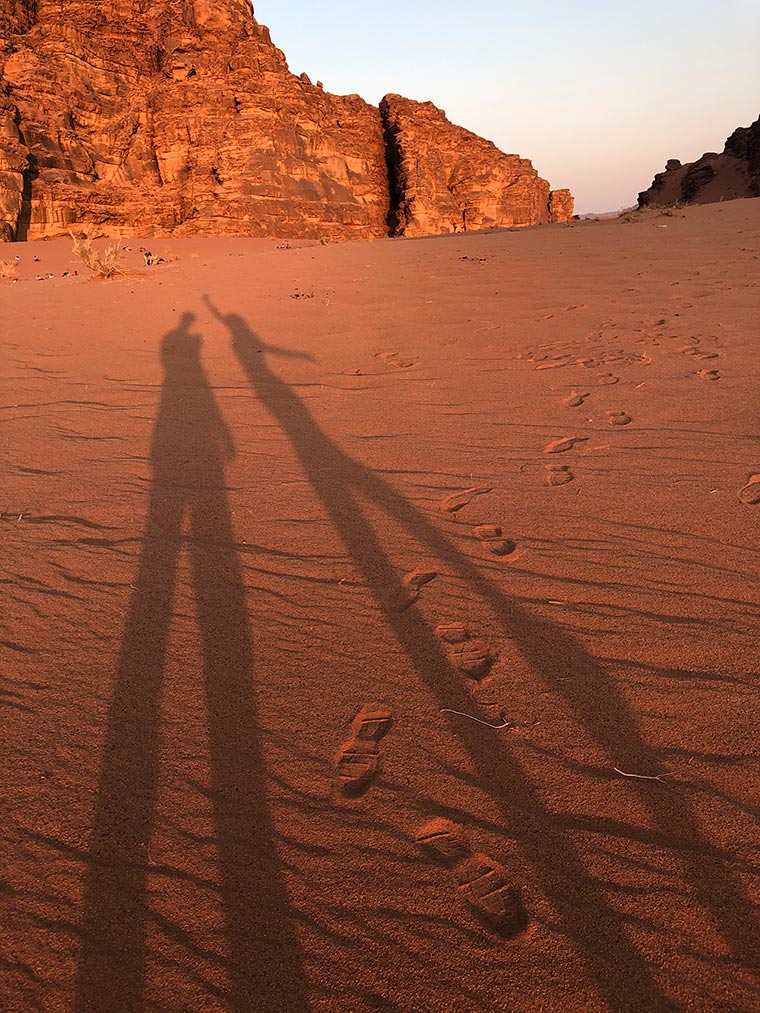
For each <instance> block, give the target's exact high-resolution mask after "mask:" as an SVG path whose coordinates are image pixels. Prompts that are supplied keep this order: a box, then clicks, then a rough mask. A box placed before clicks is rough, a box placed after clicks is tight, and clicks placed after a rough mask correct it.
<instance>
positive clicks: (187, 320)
mask: <svg viewBox="0 0 760 1013" xmlns="http://www.w3.org/2000/svg"><path fill="white" fill-rule="evenodd" d="M196 319H197V318H196V316H195V314H194V313H189V312H185V313H183V314H182V316H181V317H180V319H179V323H178V324H177V326H176V327H175V328H173V329H172V330H171V331H168V332H167V333H166V334H165V335H164V337H163V340H162V341H161V358H162V359H163V361H164V363H165V364H166V363H168V362H175V361H179V360H182V359H190V360H197V359H198V358H199V355H200V350H201V345H202V344H203V339H202V338H201V336H200V334H197V333H194V332H193V331H192V330H191V327H192V325H193V324H194V323H195V321H196Z"/></svg>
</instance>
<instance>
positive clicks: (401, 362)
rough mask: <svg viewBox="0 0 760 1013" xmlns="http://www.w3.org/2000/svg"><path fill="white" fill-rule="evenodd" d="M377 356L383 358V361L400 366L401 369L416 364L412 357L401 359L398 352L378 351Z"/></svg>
mask: <svg viewBox="0 0 760 1013" xmlns="http://www.w3.org/2000/svg"><path fill="white" fill-rule="evenodd" d="M375 358H376V359H382V360H383V362H387V363H388V364H389V365H391V366H398V368H399V369H409V367H410V366H414V365H415V362H414V361H412V360H411V359H399V353H398V352H377V354H376V355H375Z"/></svg>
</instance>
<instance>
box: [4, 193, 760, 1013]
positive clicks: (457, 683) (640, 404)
mask: <svg viewBox="0 0 760 1013" xmlns="http://www.w3.org/2000/svg"><path fill="white" fill-rule="evenodd" d="M130 245H131V246H132V248H133V250H134V251H136V250H137V248H138V247H139V245H140V244H139V242H133V243H131V244H130ZM280 245H281V244H277V243H273V242H267V241H250V240H241V241H233V240H225V241H221V240H220V241H215V240H184V241H161V242H153V241H151V247H152V249H153V252H154V253H160V254H164V255H165V254H166V252H167V251H168V250H170V249H172V250H174V251H175V253H176V255H177V256H178V258H179V259H178V260H176V261H172V262H170V263H167V264H165V265H161V266H159V267H155V268H151V269H144V268H143V267H142V264H141V259H140V258H139V256H138V254H137V253H136V252H134V253H131V254H129V255H128V256H127V257H126V258H125V259H126V263H127V264H128V266H130V267H131V268H132V269H133V273H132V275H130V276H127V277H122V278H119V279H117V280H115V281H111V282H100V281H93V280H88V279H87V278H86V277H85V276H86V275H87V272H86V270H85V269H83V268H82V267H81V265H77V264H76V263H75V262H74V261H72V258H71V253H70V244H69V243H68V242H62V241H56V242H48V243H38V244H34V245H32V246H23V245H20V246H9V247H5V249H4V251H3V253H4V254H5V255H6V256H8V255H14V254H16V253H18V254H19V255H20V257H21V267H20V269H21V277H22V280H21V281H19V282H18V283H17V284H12V283H10V282H0V298H1V299H2V336H3V345H2V360H1V361H0V377H1V378H2V387H1V395H0V406H1V407H0V435H1V438H2V442H1V443H0V455H1V456H0V460H1V461H2V470H3V482H2V500H1V501H0V511H1V512H2V519H1V521H0V580H1V581H2V586H3V599H4V607H3V612H2V616H1V617H0V661H1V662H2V664H1V666H0V678H1V681H0V703H1V704H2V706H3V716H4V728H3V735H2V740H1V742H2V745H1V746H0V749H1V750H2V769H3V771H4V777H3V806H4V809H3V814H2V816H1V817H0V821H1V822H0V829H1V839H0V844H1V846H2V854H1V858H2V877H3V890H2V893H1V894H0V902H1V903H2V911H1V912H0V924H1V925H2V926H3V928H2V951H1V953H2V956H1V958H0V959H1V963H0V975H1V976H2V998H1V1000H0V1002H1V1003H2V1006H3V1008H4V1009H7V1010H10V1011H17V1010H18V1011H29V1010H45V1011H59V1010H72V1009H76V1010H86V1011H98V1013H100V1011H111V1010H113V1011H126V1010H139V1009H144V1010H172V1011H174V1010H177V1011H180V1010H181V1011H189V1010H192V1011H196V1010H203V1011H207V1010H208V1011H216V1010H236V1011H247V1010H251V1011H275V1010H276V1011H290V1010H293V1011H297V1010H306V1009H309V1010H314V1011H328V1010H329V1011H333V1010H336V1011H346V1013H358V1011H363V1010H378V1009H393V1010H399V1011H404V1013H406V1011H415V1013H416V1011H426V1013H427V1011H438V1010H443V1011H454V1010H456V1011H471V1013H476V1011H478V1013H480V1011H484V1010H505V1011H507V1010H508V1011H525V1013H528V1011H531V1013H533V1011H536V1010H547V1011H548V1010H551V1011H554V1010H557V1011H560V1010H561V1011H567V1010H584V1011H585V1010H591V1011H596V1010H642V1011H647V1013H652V1011H659V1010H677V1009H687V1010H704V1011H708V1010H710V1011H713V1010H726V1011H728V1010H731V1011H737V1010H750V1009H757V1008H758V1007H759V1006H760V984H759V982H758V976H757V968H758V951H759V949H760V942H759V940H760V931H759V930H760V925H759V924H758V921H759V919H758V903H759V902H760V870H759V862H760V833H759V824H760V804H759V803H758V791H757V785H758V778H759V776H760V763H759V762H758V735H757V727H758V716H759V710H760V709H759V708H758V687H757V682H758V671H759V666H758V650H757V647H758V635H759V632H760V622H759V619H760V590H759V588H760V583H759V582H758V576H760V544H759V542H760V539H759V538H758V531H759V530H760V527H759V526H758V521H759V520H760V512H759V511H760V506H759V505H757V504H753V503H751V502H742V501H741V500H740V499H739V497H738V493H739V490H740V489H742V488H743V487H744V486H745V484H746V483H747V481H748V479H749V478H750V476H752V475H754V474H757V473H760V443H759V441H758V436H757V432H758V393H757V390H758V388H757V377H758V375H759V372H758V371H759V369H760V343H759V342H758V329H757V319H758V293H759V291H760V288H759V284H758V283H759V281H760V272H759V271H758V267H759V266H760V265H759V264H758V257H759V256H760V201H757V200H756V201H737V202H734V203H730V204H722V205H712V206H709V207H699V208H691V209H688V210H687V211H685V212H683V213H681V212H676V213H675V214H673V215H659V214H657V213H647V214H643V215H639V216H635V220H634V221H627V220H626V219H625V218H623V219H619V220H615V221H609V222H603V223H598V222H588V223H577V224H573V225H572V226H570V227H562V226H559V227H552V228H544V229H537V230H530V231H525V232H519V233H516V232H506V233H500V234H491V235H473V236H467V237H462V236H455V237H451V238H445V239H434V240H418V241H404V242H400V241H396V242H392V241H387V242H386V241H383V242H377V243H357V244H351V245H345V246H326V247H323V246H320V245H314V244H290V246H291V248H290V249H277V247H278V246H280ZM33 254H35V255H37V256H38V257H39V258H40V261H39V263H38V264H35V263H32V262H31V258H32V255H33ZM77 266H79V274H78V276H77V277H73V276H69V277H67V278H61V277H60V275H61V272H62V271H63V270H66V269H69V270H73V269H74V268H75V267H77ZM48 271H49V272H52V273H53V274H54V275H55V278H54V279H52V280H45V281H42V282H36V281H34V280H33V279H34V276H35V275H36V274H46V273H47V272H48ZM206 294H207V295H208V296H209V298H210V303H208V304H207V303H206V302H204V299H203V296H204V295H206ZM297 295H298V296H300V297H299V298H295V297H296V296H297ZM185 314H191V315H192V316H186V315H185ZM695 351H696V352H697V354H691V353H694V352H695ZM385 353H396V354H394V355H387V354H385ZM700 355H702V356H709V357H706V358H700V357H699V356H700ZM581 360H583V361H581ZM713 370H717V371H718V374H717V378H713V379H711V378H710V377H711V375H713V376H714V375H715V374H711V371H713ZM615 378H616V379H617V382H610V381H612V380H614V379H615ZM586 395H588V396H586ZM571 403H572V404H573V405H574V406H571ZM626 418H630V420H631V421H629V422H626V421H625V420H626ZM558 441H568V443H569V448H567V449H566V448H565V444H564V443H559V444H558ZM552 445H553V446H552ZM550 449H551V450H552V451H553V452H546V451H549V450H550ZM466 489H471V490H474V491H473V493H472V495H471V496H467V497H456V498H455V499H454V500H451V499H448V498H449V497H450V496H451V495H452V494H455V493H458V492H461V491H462V490H466ZM486 489H490V490H491V491H490V492H486V491H484V490H486ZM745 498H747V499H749V500H751V499H753V498H754V497H753V496H745ZM462 499H469V502H467V503H464V504H462V503H461V501H462ZM445 500H448V502H447V504H446V507H445V508H443V507H442V504H443V503H444V501H445ZM460 504H461V505H460ZM476 527H478V528H479V531H478V533H477V534H476V533H475V528H476ZM494 527H496V528H499V527H500V528H501V529H502V530H501V532H500V533H499V532H498V531H495V530H493V529H494ZM513 543H515V544H513ZM499 546H501V548H499ZM515 546H516V547H515ZM499 553H501V554H499ZM409 575H411V576H409ZM433 575H435V576H433ZM405 578H406V580H405ZM441 624H444V625H446V626H447V629H445V630H443V631H442V634H443V636H439V635H438V634H437V633H436V628H437V627H438V626H439V625H441ZM454 624H463V625H464V627H465V628H466V630H467V631H468V632H469V633H470V634H471V639H470V640H467V641H465V642H464V645H463V644H462V643H461V642H457V641H458V640H459V638H460V637H462V636H464V635H465V634H464V632H463V631H462V629H461V627H460V626H456V625H454ZM444 638H445V639H444ZM467 665H469V666H470V667H469V669H468V668H467ZM365 704H384V705H386V706H387V707H388V708H389V709H390V710H391V712H392V714H393V724H392V726H391V727H390V728H389V729H387V728H386V727H385V726H383V727H382V728H379V727H377V726H375V727H374V728H371V727H369V726H366V727H365V726H363V725H362V721H361V720H360V721H359V722H358V723H356V722H355V723H354V726H353V728H352V727H351V723H352V721H354V718H356V716H357V714H358V713H359V711H360V710H361V708H362V707H363V706H364V705H365ZM444 709H447V710H444ZM452 711H454V712H455V711H459V712H463V713H466V714H470V715H473V716H475V717H479V718H480V719H481V720H482V721H487V722H490V723H492V724H494V725H500V724H504V722H505V721H506V722H508V726H507V727H500V728H493V729H491V728H488V727H487V726H486V725H485V724H481V723H476V722H474V721H472V720H469V719H468V718H466V717H463V716H461V715H460V714H457V713H452ZM367 713H375V712H374V711H370V712H367ZM377 713H382V711H379V712H377ZM362 720H363V719H362ZM341 743H344V744H346V743H348V746H344V748H349V749H352V750H354V752H358V753H359V754H363V755H359V757H358V760H356V757H355V758H354V759H355V760H356V762H357V763H359V764H363V763H366V764H369V766H371V767H372V769H373V770H374V773H372V771H370V772H369V775H368V779H367V780H366V782H365V783H364V784H363V785H360V786H359V789H360V790H357V791H356V792H349V793H348V794H342V793H341V791H340V785H339V780H338V776H337V770H336V753H337V751H338V750H339V748H340V746H341ZM367 756H369V757H370V759H367ZM372 757H375V758H374V759H373V758H372ZM615 768H617V769H618V771H622V772H624V773H626V774H639V775H646V776H647V777H650V778H651V777H656V776H659V775H663V776H662V778H661V779H660V780H643V779H639V778H634V777H625V776H622V774H621V773H618V772H616V771H615ZM442 819H443V820H448V821H450V823H453V824H454V825H455V827H456V828H459V829H460V830H461V834H462V837H463V839H465V840H466V842H468V843H467V845H466V846H465V845H460V844H459V843H455V844H452V845H451V847H452V848H453V849H454V850H456V849H457V848H460V847H461V849H462V851H461V854H460V853H459V852H457V854H456V855H452V857H451V858H450V860H449V859H448V858H447V857H446V856H443V857H442V858H441V860H440V861H437V860H436V856H435V853H433V857H431V856H430V854H428V853H426V852H425V851H424V850H423V849H421V848H420V847H418V846H417V845H416V844H415V837H416V836H417V835H418V833H419V832H420V831H421V828H423V827H425V826H426V825H432V826H433V827H434V828H435V827H437V826H439V824H438V823H434V824H431V821H434V820H442ZM441 825H443V824H441ZM449 825H450V824H445V826H449ZM425 832H426V833H430V831H429V829H428V830H426V831H425ZM452 833H455V832H454V831H452ZM457 833H458V831H457ZM455 837H456V834H455ZM443 840H444V842H445V840H448V838H446V837H445V835H444V838H443ZM452 840H454V838H452ZM457 841H458V838H457ZM467 848H469V849H472V851H473V852H476V853H477V854H479V855H480V856H485V859H481V858H478V859H477V861H485V862H486V863H491V864H490V865H489V866H488V867H489V868H493V869H495V870H496V872H494V873H493V876H495V877H496V879H497V880H498V881H499V882H502V880H503V882H504V883H507V881H508V882H509V883H510V884H511V886H510V889H513V887H515V886H516V887H517V888H518V889H519V891H521V896H522V901H521V903H522V904H523V905H524V910H525V915H526V917H527V928H526V929H525V930H524V931H519V929H520V927H521V926H520V925H519V924H518V931H516V932H503V933H500V932H499V931H495V930H494V927H493V925H492V924H490V923H489V922H488V921H487V920H486V919H483V918H480V917H479V916H478V911H477V907H473V906H472V904H468V903H467V898H468V896H469V895H468V893H467V890H468V887H467V886H466V884H465V885H464V886H463V887H462V888H461V889H460V885H459V884H464V883H465V878H466V875H470V873H469V872H462V870H463V869H465V870H466V869H470V868H471V867H472V865H471V862H472V861H474V860H471V859H469V858H462V857H461V855H464V854H469V853H470V852H469V851H467ZM439 857H440V856H439ZM468 863H470V864H468ZM499 877H502V880H499ZM497 885H498V883H497ZM504 896H506V894H505V895H504ZM509 898H510V903H511V902H512V900H513V898H514V891H513V892H512V893H510V894H509Z"/></svg>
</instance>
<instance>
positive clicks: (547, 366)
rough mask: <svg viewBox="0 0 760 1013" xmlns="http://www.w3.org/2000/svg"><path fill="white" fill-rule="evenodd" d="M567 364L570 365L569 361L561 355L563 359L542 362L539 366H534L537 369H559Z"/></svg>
mask: <svg viewBox="0 0 760 1013" xmlns="http://www.w3.org/2000/svg"><path fill="white" fill-rule="evenodd" d="M569 365H570V362H569V361H568V359H567V358H566V357H563V359H562V360H561V361H560V362H542V363H541V364H540V365H539V366H536V369H537V370H538V369H561V368H562V367H563V366H569Z"/></svg>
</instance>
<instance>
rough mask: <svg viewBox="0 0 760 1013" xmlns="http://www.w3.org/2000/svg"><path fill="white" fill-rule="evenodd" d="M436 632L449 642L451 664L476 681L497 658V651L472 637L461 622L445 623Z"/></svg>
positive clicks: (483, 676) (484, 676)
mask: <svg viewBox="0 0 760 1013" xmlns="http://www.w3.org/2000/svg"><path fill="white" fill-rule="evenodd" d="M436 633H437V634H438V636H439V637H440V638H441V640H444V641H445V642H446V643H447V644H450V645H451V646H450V649H449V652H448V654H449V659H450V660H451V663H452V665H453V666H454V667H455V668H456V669H458V671H460V672H462V673H463V674H464V675H466V676H468V677H469V678H471V679H475V681H476V682H482V681H483V679H485V678H486V677H487V676H488V675H489V673H490V671H491V669H492V668H493V666H494V665H495V664H496V662H497V661H498V660H499V652H498V651H495V650H494V649H493V648H492V647H489V646H488V644H486V643H485V642H484V641H483V640H477V639H472V638H471V636H470V631H469V630H468V629H467V628H466V627H465V626H463V625H462V624H461V623H445V624H444V625H443V626H438V627H437V628H436Z"/></svg>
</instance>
